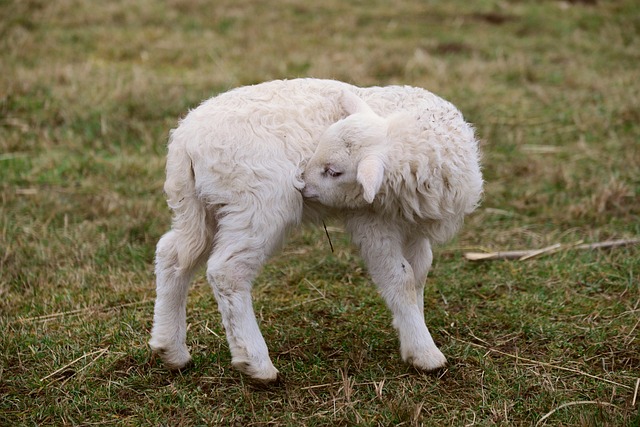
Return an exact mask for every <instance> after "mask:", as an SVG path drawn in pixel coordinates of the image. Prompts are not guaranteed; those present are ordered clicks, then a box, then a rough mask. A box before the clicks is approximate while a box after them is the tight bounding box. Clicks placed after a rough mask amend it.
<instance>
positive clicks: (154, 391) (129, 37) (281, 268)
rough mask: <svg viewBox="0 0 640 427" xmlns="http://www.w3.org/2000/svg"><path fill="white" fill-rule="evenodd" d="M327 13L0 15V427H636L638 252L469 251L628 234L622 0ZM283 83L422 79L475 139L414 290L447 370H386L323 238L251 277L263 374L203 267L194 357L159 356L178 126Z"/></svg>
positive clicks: (356, 285)
mask: <svg viewBox="0 0 640 427" xmlns="http://www.w3.org/2000/svg"><path fill="white" fill-rule="evenodd" d="M316 3H317V4H316V5H310V4H309V2H305V1H298V0H277V1H271V2H253V1H248V0H233V1H231V0H229V1H227V0H221V1H216V2H207V1H199V0H185V1H178V0H172V1H167V2H153V1H150V0H141V1H136V2H128V1H109V2H100V3H96V2H88V1H80V0H77V1H72V0H61V1H55V2H48V1H39V0H31V1H12V0H9V1H3V2H0V52H1V53H0V55H1V57H0V59H1V63H2V72H1V73H0V328H1V330H2V333H1V334H0V425H12V426H14V425H101V424H114V425H141V424H142V425H144V424H147V425H178V426H191V425H206V424H212V425H215V424H219V425H243V426H244V425H246V426H252V425H296V426H297V425H331V426H335V425H356V424H360V425H381V426H387V425H394V424H397V425H459V426H462V425H504V426H518V425H523V426H529V425H565V426H602V425H609V426H623V425H636V426H637V425H639V424H640V415H639V408H640V397H637V396H635V393H634V392H637V387H638V378H640V340H639V338H638V334H639V333H640V325H639V321H640V252H639V249H638V246H635V247H625V248H618V249H614V250H609V251H578V250H571V249H564V250H562V251H560V252H556V253H554V254H550V255H547V256H544V257H538V258H534V259H531V260H528V261H510V262H505V261H496V262H487V263H482V264H478V263H471V262H469V261H466V260H465V259H464V258H463V256H462V254H463V252H464V251H466V250H476V251H478V250H481V249H487V250H504V249H520V248H540V247H545V246H548V245H550V244H554V243H563V244H565V245H571V244H575V243H576V242H578V241H584V242H596V241H603V240H609V239H629V238H635V237H638V236H640V221H639V216H640V201H639V199H640V197H639V196H640V143H639V141H640V83H639V80H638V64H639V63H640V54H639V52H640V51H639V50H638V46H640V6H638V3H637V2H636V1H632V0H629V1H545V2H527V1H517V2H515V1H514V2H511V1H476V2H467V1H462V0H460V1H446V2H445V1H428V2H425V1H395V2H386V1H376V0H374V1H369V2H362V1H354V2H341V1H335V0H329V1H325V2H316ZM214 4H215V6H214ZM391 5H393V6H391ZM298 76H315V77H329V78H336V79H341V80H346V81H349V82H352V83H355V84H359V85H373V84H392V83H399V84H412V85H417V86H422V87H425V88H428V89H430V90H432V91H434V92H436V93H438V94H440V95H442V96H443V97H445V98H447V99H449V100H451V101H452V102H453V103H455V104H456V105H457V106H458V107H459V108H460V109H461V110H462V111H463V113H464V114H465V116H466V118H467V119H468V120H469V121H471V122H473V123H475V125H476V128H477V132H478V135H479V137H480V138H481V139H482V141H483V151H484V173H485V176H486V181H487V185H486V195H485V198H484V202H483V205H482V207H481V208H480V209H479V210H478V211H477V212H476V213H474V214H473V215H472V216H471V217H470V218H469V219H468V221H467V223H466V225H465V228H464V230H463V232H462V233H461V234H460V236H459V237H458V239H457V240H456V241H454V242H451V243H450V244H449V245H447V246H445V247H441V248H438V249H437V251H436V260H435V265H434V268H433V271H432V273H431V274H430V278H429V280H428V283H427V290H426V295H425V303H426V307H427V310H426V311H427V314H426V317H427V322H428V325H429V326H430V328H431V330H432V332H433V335H434V338H435V340H436V342H437V343H439V344H440V346H441V348H442V350H443V351H444V353H445V354H446V355H447V356H448V358H449V361H450V365H449V367H448V368H447V369H446V370H444V371H442V372H439V373H437V374H431V375H426V374H421V373H417V372H415V371H413V370H412V369H410V368H408V367H407V366H405V365H404V364H402V363H400V358H399V354H398V349H397V347H398V343H397V340H396V335H395V333H394V331H393V330H392V328H391V326H390V321H391V319H390V316H389V314H388V312H387V311H386V309H385V307H384V305H383V304H382V302H381V301H380V299H379V298H378V296H377V295H376V292H375V290H374V289H373V287H372V286H371V284H370V282H369V279H368V277H367V274H366V272H365V271H364V270H363V267H362V264H361V262H360V260H359V258H358V257H357V255H356V253H355V252H354V251H353V249H352V248H351V247H350V246H349V243H348V241H347V239H346V236H344V235H343V234H342V233H341V232H340V231H339V230H337V229H336V228H337V227H339V224H330V232H331V235H332V240H333V245H334V246H335V252H334V253H331V251H330V249H329V245H328V242H327V240H326V238H325V236H324V231H323V230H321V229H317V228H308V229H305V230H302V231H300V232H299V233H297V234H295V235H294V236H292V238H291V240H290V243H289V244H288V245H287V247H286V248H285V250H284V252H283V254H282V255H281V256H279V257H277V258H276V259H274V260H273V261H272V262H271V263H270V264H269V265H268V266H267V267H266V268H265V270H264V272H263V274H262V275H261V276H260V277H259V279H258V280H257V282H256V285H255V305H256V312H257V314H258V317H259V320H260V324H261V328H262V330H263V332H264V335H265V337H266V340H267V342H268V343H269V345H270V349H271V354H272V357H273V359H274V363H275V364H276V366H277V367H278V368H279V370H280V371H281V372H282V373H283V377H284V378H283V381H282V382H281V383H280V384H278V385H276V386H274V387H270V388H266V389H265V388H260V387H258V386H255V385H253V384H251V383H250V382H249V381H248V380H247V378H245V377H243V376H242V375H240V374H239V373H237V372H235V371H233V370H231V369H230V356H229V352H228V348H227V344H226V342H225V340H224V331H223V330H222V327H221V324H220V319H219V315H218V313H217V310H216V304H215V301H214V299H213V296H212V295H211V292H210V290H209V288H208V285H206V283H205V282H204V280H203V278H202V276H199V278H198V280H197V281H196V282H195V283H194V286H193V289H192V292H191V294H190V299H189V308H188V309H189V315H188V322H189V324H190V329H189V337H188V344H189V346H190V347H191V350H192V353H193V356H194V364H193V366H192V367H191V368H190V369H188V370H185V371H183V372H181V373H168V372H167V371H166V370H165V369H164V368H163V366H162V365H161V364H160V363H159V361H158V360H156V359H153V358H152V357H151V355H150V352H149V350H148V347H147V344H146V342H147V340H148V338H149V329H150V326H151V318H152V311H153V297H154V283H153V274H152V261H153V252H154V245H155V243H156V242H157V240H158V238H159V237H160V236H161V235H162V233H164V232H165V231H166V230H167V229H168V226H169V222H170V218H169V212H168V210H167V208H166V206H165V202H164V199H163V195H162V182H163V168H164V155H165V144H166V139H167V135H168V132H169V129H171V128H172V127H174V126H175V124H176V122H177V120H178V119H179V117H181V116H182V115H184V114H185V113H186V111H187V110H188V109H189V108H190V107H194V106H196V105H197V104H198V103H199V102H200V101H201V100H202V99H205V98H208V97H210V96H212V95H214V94H216V93H218V92H220V91H223V90H226V89H228V88H232V87H235V86H238V85H243V84H251V83H255V82H260V81H264V80H270V79H274V78H284V77H298Z"/></svg>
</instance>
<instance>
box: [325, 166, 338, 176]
mask: <svg viewBox="0 0 640 427" xmlns="http://www.w3.org/2000/svg"><path fill="white" fill-rule="evenodd" d="M324 174H325V175H328V176H330V177H332V178H337V177H339V176H340V175H342V172H339V171H337V170H335V169H333V168H331V167H326V168H325V169H324Z"/></svg>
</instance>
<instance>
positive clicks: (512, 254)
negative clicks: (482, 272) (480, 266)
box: [464, 239, 640, 261]
mask: <svg viewBox="0 0 640 427" xmlns="http://www.w3.org/2000/svg"><path fill="white" fill-rule="evenodd" d="M638 243H640V239H623V240H609V241H606V242H598V243H582V242H576V243H574V244H570V245H562V244H560V243H556V244H554V245H551V246H547V247H545V248H542V249H524V250H517V251H499V252H487V253H483V252H465V254H464V257H465V258H466V259H468V260H469V261H494V260H501V259H517V260H519V261H524V260H527V259H531V258H534V257H537V256H540V255H547V254H551V253H555V252H558V251H562V250H569V249H580V250H585V249H608V248H615V247H619V246H630V245H635V244H638Z"/></svg>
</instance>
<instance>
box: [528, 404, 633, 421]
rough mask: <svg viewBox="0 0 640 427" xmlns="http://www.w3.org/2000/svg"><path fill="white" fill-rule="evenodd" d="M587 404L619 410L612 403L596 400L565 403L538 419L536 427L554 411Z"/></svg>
mask: <svg viewBox="0 0 640 427" xmlns="http://www.w3.org/2000/svg"><path fill="white" fill-rule="evenodd" d="M589 404H592V405H601V406H613V407H614V408H616V409H620V408H619V407H618V406H616V405H614V404H613V403H608V402H598V401H596V400H578V401H575V402H567V403H563V404H562V405H560V406H558V407H557V408H554V409H553V410H551V411H549V412H548V413H546V414H545V415H544V416H543V417H542V418H540V419H539V420H538V422H537V423H536V426H538V425H540V424H541V423H543V422H544V421H545V420H546V419H547V418H549V417H550V416H551V415H553V414H554V413H555V412H556V411H559V410H560V409H563V408H567V407H569V406H575V405H589Z"/></svg>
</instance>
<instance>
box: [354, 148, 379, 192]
mask: <svg viewBox="0 0 640 427" xmlns="http://www.w3.org/2000/svg"><path fill="white" fill-rule="evenodd" d="M383 178H384V161H383V159H382V156H379V155H375V154H370V155H368V156H365V157H364V158H363V159H362V160H360V163H358V172H357V175H356V179H357V181H358V182H359V183H360V185H362V188H363V189H364V200H366V202H367V203H372V202H373V199H374V198H375V197H376V194H378V191H380V186H381V185H382V179H383Z"/></svg>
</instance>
